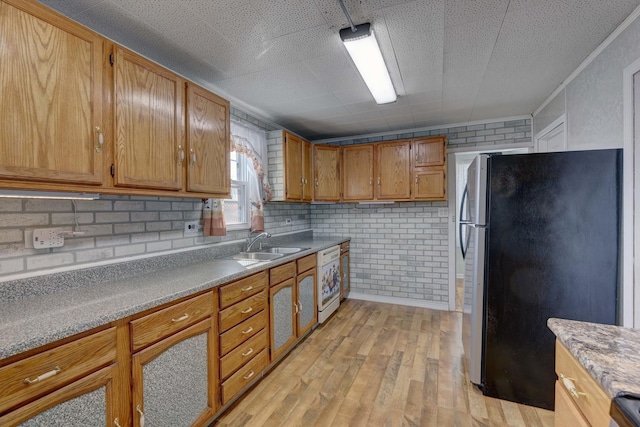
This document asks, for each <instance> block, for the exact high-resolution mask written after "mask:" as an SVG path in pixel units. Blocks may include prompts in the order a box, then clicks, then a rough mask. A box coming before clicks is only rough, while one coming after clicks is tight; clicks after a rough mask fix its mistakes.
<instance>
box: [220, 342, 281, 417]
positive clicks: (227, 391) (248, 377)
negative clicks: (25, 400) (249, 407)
mask: <svg viewBox="0 0 640 427" xmlns="http://www.w3.org/2000/svg"><path fill="white" fill-rule="evenodd" d="M268 364H269V352H268V351H267V350H266V349H265V350H262V351H261V352H260V353H259V354H258V355H257V356H256V357H254V358H253V359H251V361H249V363H247V364H246V365H245V366H243V367H242V368H241V369H240V370H238V372H236V373H235V374H233V375H231V376H230V377H229V379H228V380H226V381H225V382H223V383H222V404H223V405H224V404H226V403H227V402H229V400H231V398H232V397H233V396H235V395H236V394H237V393H238V392H239V391H240V390H242V389H243V388H244V387H245V386H247V385H249V383H251V381H253V380H254V379H255V378H257V377H259V376H260V373H261V372H262V370H263V369H264V368H266V367H267V365H268Z"/></svg>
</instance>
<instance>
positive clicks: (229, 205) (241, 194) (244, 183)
mask: <svg viewBox="0 0 640 427" xmlns="http://www.w3.org/2000/svg"><path fill="white" fill-rule="evenodd" d="M230 157H231V199H230V200H229V199H227V200H225V201H224V218H225V222H226V224H227V229H230V230H242V229H246V228H249V223H250V214H251V209H250V205H249V185H250V184H249V175H250V171H249V169H250V168H249V167H248V162H249V159H248V158H247V157H246V156H245V155H243V154H239V153H237V152H235V151H232V152H231V156H230Z"/></svg>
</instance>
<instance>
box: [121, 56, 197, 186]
mask: <svg viewBox="0 0 640 427" xmlns="http://www.w3.org/2000/svg"><path fill="white" fill-rule="evenodd" d="M114 84H115V91H114V97H115V100H114V109H115V117H114V119H115V132H114V139H115V153H114V158H115V176H114V180H115V181H114V184H115V185H116V186H122V187H137V188H153V189H167V190H179V189H181V188H182V175H183V166H182V165H183V163H184V161H186V155H187V153H186V152H185V148H184V135H183V134H184V124H183V123H184V114H183V111H184V108H183V103H184V83H183V80H182V79H181V78H180V77H178V76H177V75H175V74H173V73H171V72H170V71H168V70H166V69H164V68H162V67H160V66H158V65H156V64H154V63H153V62H151V61H148V60H146V59H144V58H142V57H141V56H139V55H137V54H135V53H133V52H129V51H127V50H125V49H123V48H121V47H116V48H115V75H114Z"/></svg>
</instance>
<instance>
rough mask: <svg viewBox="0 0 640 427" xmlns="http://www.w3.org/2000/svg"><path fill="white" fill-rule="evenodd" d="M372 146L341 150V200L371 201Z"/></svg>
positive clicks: (363, 145)
mask: <svg viewBox="0 0 640 427" xmlns="http://www.w3.org/2000/svg"><path fill="white" fill-rule="evenodd" d="M373 147H374V146H373V144H358V145H350V146H347V147H343V148H342V179H343V180H342V199H343V200H345V201H349V200H354V201H356V200H372V199H373Z"/></svg>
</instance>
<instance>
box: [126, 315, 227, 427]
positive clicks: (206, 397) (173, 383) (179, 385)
mask: <svg viewBox="0 0 640 427" xmlns="http://www.w3.org/2000/svg"><path fill="white" fill-rule="evenodd" d="M212 325H213V324H212V320H211V318H209V319H207V320H204V321H202V322H200V323H198V324H196V325H193V326H191V327H189V328H187V329H184V330H182V331H181V332H178V333H176V334H174V335H172V336H170V337H168V338H166V339H164V340H162V341H160V342H159V343H157V344H154V345H152V346H151V347H148V348H146V349H144V350H142V351H139V352H138V353H135V354H134V355H133V357H132V364H133V369H132V375H133V415H134V416H133V420H134V423H133V425H134V426H137V427H140V426H141V425H142V422H141V421H142V420H143V419H144V421H145V422H146V425H151V426H167V427H178V426H199V425H204V423H205V421H208V420H209V419H210V418H211V416H212V415H213V414H214V412H215V410H216V406H215V402H216V401H217V398H216V395H215V390H216V389H217V385H216V383H217V380H216V378H217V374H216V371H217V370H216V369H215V365H214V360H215V358H214V357H210V356H211V355H213V354H217V353H216V351H215V350H214V348H213V347H212V346H213V343H214V341H215V340H214V339H213V326H212Z"/></svg>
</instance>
